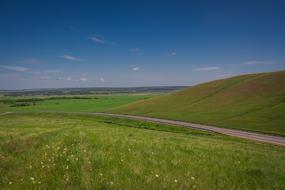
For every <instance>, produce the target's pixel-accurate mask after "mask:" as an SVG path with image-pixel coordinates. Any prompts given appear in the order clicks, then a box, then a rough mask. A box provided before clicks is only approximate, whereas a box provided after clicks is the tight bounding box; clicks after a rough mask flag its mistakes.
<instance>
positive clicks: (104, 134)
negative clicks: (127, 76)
mask: <svg viewBox="0 0 285 190" xmlns="http://www.w3.org/2000/svg"><path fill="white" fill-rule="evenodd" d="M284 179H285V148H282V147H277V146H271V145H266V144H257V143H254V142H250V141H245V140H240V139H236V138H231V137H226V136H222V135H218V134H214V133H208V132H202V131H196V130H191V129H187V128H179V127H172V126H165V125H159V124H152V123H146V122H138V121H129V120H126V119H116V118H107V117H98V116H97V117H94V116H83V115H76V114H36V113H34V114H32V113H21V114H10V115H2V116H0V187H1V189H154V190H157V189H249V190H251V189H266V190H267V189H285V180H284Z"/></svg>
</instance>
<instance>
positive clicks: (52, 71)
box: [45, 70, 62, 73]
mask: <svg viewBox="0 0 285 190" xmlns="http://www.w3.org/2000/svg"><path fill="white" fill-rule="evenodd" d="M45 72H46V73H61V72H62V71H60V70H46V71H45Z"/></svg>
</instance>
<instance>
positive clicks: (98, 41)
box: [89, 36, 116, 45]
mask: <svg viewBox="0 0 285 190" xmlns="http://www.w3.org/2000/svg"><path fill="white" fill-rule="evenodd" d="M89 39H90V40H92V41H93V42H96V43H99V44H108V45H115V44H116V43H114V42H108V41H105V40H102V39H100V38H98V37H95V36H92V37H89Z"/></svg>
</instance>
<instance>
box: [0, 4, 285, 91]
mask: <svg viewBox="0 0 285 190" xmlns="http://www.w3.org/2000/svg"><path fill="white" fill-rule="evenodd" d="M284 10H285V2H284V1H281V0H280V1H278V0H257V1H254V0H239V1H237V0H236V1H234V0H227V1H219V0H217V1H212V0H211V1H205V0H201V1H189V0H188V1H182V0H173V1H168V0H164V1H162V0H161V1H158V0H157V1H154V0H153V1H148V0H145V1H134V0H133V1H123V0H122V1H108V0H106V1H87V0H83V1H71V0H70V1H63V0H58V1H55V0H49V1H44V0H41V1H30V0H25V1H22V0H18V1H15V0H1V1H0V23H1V26H0V89H15V88H17V89H20V88H59V87H102V86H105V87H122V86H156V85H194V84H197V83H201V82H205V81H209V80H213V79H218V78H225V77H229V76H233V75H238V74H243V73H255V72H267V71H275V70H284V69H285V35H284V34H285V23H284V22H285V11H284Z"/></svg>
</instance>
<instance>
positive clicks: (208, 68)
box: [194, 67, 220, 71]
mask: <svg viewBox="0 0 285 190" xmlns="http://www.w3.org/2000/svg"><path fill="white" fill-rule="evenodd" d="M217 70H220V67H199V68H195V69H194V71H217Z"/></svg>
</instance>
